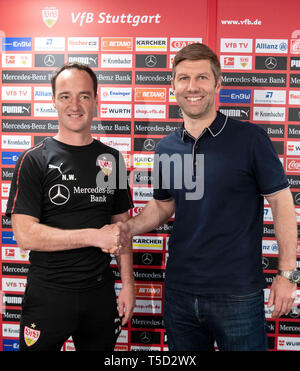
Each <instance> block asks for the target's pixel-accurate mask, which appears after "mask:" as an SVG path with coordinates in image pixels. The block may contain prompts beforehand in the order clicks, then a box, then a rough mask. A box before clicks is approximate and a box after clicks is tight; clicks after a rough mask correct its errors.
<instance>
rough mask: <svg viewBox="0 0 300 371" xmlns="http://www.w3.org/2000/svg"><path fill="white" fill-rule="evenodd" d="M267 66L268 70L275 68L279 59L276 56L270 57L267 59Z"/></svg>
mask: <svg viewBox="0 0 300 371" xmlns="http://www.w3.org/2000/svg"><path fill="white" fill-rule="evenodd" d="M265 66H266V67H267V69H268V70H274V68H276V66H277V60H276V58H274V57H268V58H267V59H266V61H265Z"/></svg>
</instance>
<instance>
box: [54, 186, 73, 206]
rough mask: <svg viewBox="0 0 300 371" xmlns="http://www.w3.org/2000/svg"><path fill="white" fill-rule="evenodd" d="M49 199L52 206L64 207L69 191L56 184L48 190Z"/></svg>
mask: <svg viewBox="0 0 300 371" xmlns="http://www.w3.org/2000/svg"><path fill="white" fill-rule="evenodd" d="M49 198H50V201H51V202H52V203H53V204H54V205H64V204H65V203H66V202H68V201H69V198H70V191H69V189H68V188H67V187H66V186H64V185H63V184H56V185H54V186H53V187H51V188H50V190H49Z"/></svg>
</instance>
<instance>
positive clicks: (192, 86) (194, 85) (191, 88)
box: [188, 78, 199, 91]
mask: <svg viewBox="0 0 300 371" xmlns="http://www.w3.org/2000/svg"><path fill="white" fill-rule="evenodd" d="M188 90H189V91H196V90H199V86H198V84H197V80H196V79H193V78H191V79H190V80H189V85H188Z"/></svg>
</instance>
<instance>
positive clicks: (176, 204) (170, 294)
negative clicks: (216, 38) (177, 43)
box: [127, 43, 300, 351]
mask: <svg viewBox="0 0 300 371" xmlns="http://www.w3.org/2000/svg"><path fill="white" fill-rule="evenodd" d="M220 87H221V71H220V63H219V60H218V58H217V56H216V55H215V53H213V52H212V51H211V50H210V49H209V48H208V47H207V46H206V45H204V44H198V43H197V44H192V45H189V46H186V47H185V48H183V49H181V50H180V51H179V53H178V54H177V55H176V57H175V59H174V64H173V80H172V88H173V91H174V93H175V96H176V100H177V103H178V105H179V106H180V107H181V110H182V113H183V118H184V125H183V127H182V128H179V129H177V130H176V131H175V132H173V133H172V134H170V135H168V136H166V137H165V138H163V139H162V140H161V141H160V142H159V144H158V145H157V149H156V155H155V167H154V178H155V179H156V181H155V184H154V196H153V199H152V200H151V201H150V202H149V203H148V204H147V206H146V207H145V208H144V210H143V212H142V213H141V214H139V215H138V216H136V217H134V218H133V219H131V220H129V221H128V222H127V223H128V226H129V228H130V230H131V233H132V234H133V235H136V234H140V233H145V232H148V231H151V230H153V229H154V228H155V227H156V226H158V225H160V224H163V223H164V222H166V221H167V220H168V219H169V218H170V216H172V215H173V214H174V213H175V221H174V228H173V231H172V234H171V237H170V240H169V258H168V262H167V268H166V280H165V304H164V321H165V327H166V331H167V336H168V346H169V349H170V350H195V351H196V350H213V349H214V343H215V342H216V343H217V346H218V348H219V349H220V350H267V335H266V321H265V313H264V294H263V288H265V287H266V283H265V279H264V275H263V270H262V230H263V214H264V197H265V198H266V199H267V201H268V202H269V204H270V206H271V209H272V214H273V218H274V225H275V232H276V238H277V241H278V245H279V256H278V269H279V271H278V275H276V277H275V278H274V280H273V284H272V287H271V290H270V297H269V303H268V306H270V307H271V306H274V310H273V316H274V317H277V316H280V315H283V314H287V313H289V311H290V309H291V306H292V304H293V301H294V297H295V292H296V288H297V283H296V282H297V281H298V280H300V277H299V271H297V270H296V248H297V223H296V217H295V210H294V204H293V199H292V195H291V192H290V190H289V185H288V181H287V178H286V176H285V174H284V171H283V167H282V164H281V162H280V160H279V159H278V156H277V154H276V152H275V150H274V148H273V146H272V143H271V141H270V139H269V138H268V136H267V134H266V133H265V131H264V130H263V129H261V128H260V127H259V126H257V125H254V124H252V123H249V122H239V121H236V120H233V119H231V118H229V117H226V116H224V115H223V114H221V113H220V112H216V109H215V105H216V94H217V93H218V92H219V90H220Z"/></svg>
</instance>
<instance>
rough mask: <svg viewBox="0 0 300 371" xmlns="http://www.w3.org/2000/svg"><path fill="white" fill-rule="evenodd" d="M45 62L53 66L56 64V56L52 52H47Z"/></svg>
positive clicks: (48, 65)
mask: <svg viewBox="0 0 300 371" xmlns="http://www.w3.org/2000/svg"><path fill="white" fill-rule="evenodd" d="M44 63H45V65H46V66H47V67H52V66H54V64H55V58H54V56H53V55H51V54H47V55H46V56H45V58H44Z"/></svg>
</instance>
